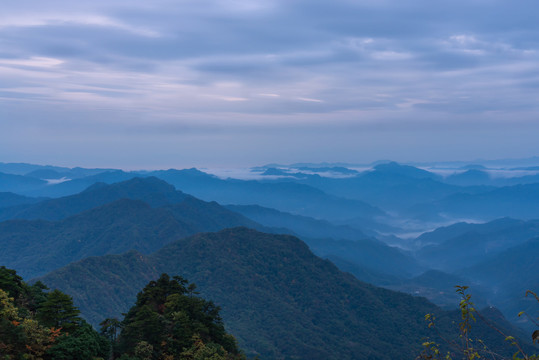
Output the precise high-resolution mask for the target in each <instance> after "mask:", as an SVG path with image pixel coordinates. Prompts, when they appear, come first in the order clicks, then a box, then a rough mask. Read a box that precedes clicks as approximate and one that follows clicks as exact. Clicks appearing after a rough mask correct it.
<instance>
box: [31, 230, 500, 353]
mask: <svg viewBox="0 0 539 360" xmlns="http://www.w3.org/2000/svg"><path fill="white" fill-rule="evenodd" d="M162 272H166V273H168V274H169V275H171V276H173V275H181V276H182V277H185V278H187V279H189V280H190V281H193V282H195V283H196V284H197V285H198V288H197V289H198V290H199V291H200V293H201V294H202V296H203V297H205V298H207V299H212V300H213V301H215V302H216V303H218V304H220V305H221V307H222V312H221V314H222V316H223V320H224V322H225V324H226V328H227V331H228V332H230V333H232V334H233V335H234V336H235V337H236V338H237V339H238V340H239V343H240V346H241V347H242V348H243V349H245V351H246V353H247V354H248V355H250V356H252V355H256V354H258V355H260V356H261V357H262V358H264V359H283V358H290V359H292V358H297V359H410V358H413V357H415V356H416V355H417V353H418V352H419V351H420V347H421V346H420V342H421V340H419V341H417V344H416V342H415V339H422V338H424V337H425V336H428V335H433V334H435V333H433V332H429V330H428V329H427V328H426V326H425V322H424V315H425V313H432V312H435V313H438V314H440V317H439V319H438V321H437V326H438V329H439V330H440V331H442V332H445V331H446V330H447V329H448V327H451V326H452V325H451V323H452V320H453V315H451V316H449V315H447V314H446V313H444V312H442V311H441V310H440V309H439V308H437V307H436V306H434V305H432V304H431V303H429V302H428V301H426V300H425V299H424V298H417V297H412V296H410V295H406V294H402V293H398V292H393V291H390V290H385V289H381V288H377V287H374V286H371V285H368V284H365V283H362V282H360V281H358V280H357V279H355V278H354V277H352V276H351V275H349V274H346V273H342V272H340V271H339V270H338V269H337V268H336V267H335V266H334V265H333V264H332V263H330V262H329V261H324V260H322V259H320V258H318V257H316V256H314V255H313V254H312V253H311V252H310V251H309V249H308V248H307V246H306V245H305V244H304V243H302V242H301V241H300V240H298V239H296V238H294V237H291V236H285V235H270V234H264V233H260V232H257V231H254V230H249V229H246V228H235V229H227V230H223V231H220V232H218V233H206V234H197V235H194V236H192V237H189V238H185V239H181V240H178V241H176V242H174V243H171V244H169V245H167V246H165V247H164V248H163V249H161V250H160V251H158V252H156V253H154V254H152V255H150V256H143V255H141V254H139V253H136V252H128V253H126V254H123V255H109V256H103V257H93V258H89V259H85V260H82V261H80V262H77V263H74V264H71V265H69V266H67V267H65V268H62V269H59V270H57V271H55V272H53V273H50V274H48V275H47V276H45V277H43V278H41V279H40V280H42V281H43V282H45V283H46V284H48V285H49V286H51V287H53V288H55V287H57V288H60V289H63V290H64V291H67V292H68V293H70V294H73V296H74V301H75V303H76V304H77V305H78V306H80V307H81V310H82V314H83V315H84V316H86V317H87V318H88V319H89V320H90V321H91V322H93V323H96V322H98V321H100V320H102V318H103V317H105V316H118V315H119V313H120V312H122V311H125V310H126V309H127V308H128V305H127V303H132V302H133V301H134V299H135V295H136V292H137V291H138V289H139V288H140V287H141V284H142V285H143V284H144V283H146V282H147V280H148V279H151V278H156V277H157V276H158V274H159V273H162ZM118 294H121V295H118ZM474 326H475V325H474ZM477 326H479V325H477ZM491 332H492V331H491ZM498 337H499V335H498ZM499 341H500V342H502V343H503V338H502V339H501V340H499Z"/></svg>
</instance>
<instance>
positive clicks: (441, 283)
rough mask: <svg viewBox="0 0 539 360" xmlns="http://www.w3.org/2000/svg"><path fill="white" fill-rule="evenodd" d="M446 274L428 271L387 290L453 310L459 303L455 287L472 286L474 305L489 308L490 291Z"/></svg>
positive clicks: (396, 282) (388, 285) (462, 277)
mask: <svg viewBox="0 0 539 360" xmlns="http://www.w3.org/2000/svg"><path fill="white" fill-rule="evenodd" d="M466 275H467V274H463V276H458V275H454V274H449V273H444V272H442V271H438V270H428V271H426V272H424V273H423V274H421V275H418V276H416V277H414V278H411V279H405V280H402V279H401V280H400V281H395V280H393V282H391V283H388V284H386V286H384V287H386V288H388V289H391V290H395V291H402V292H405V293H408V294H412V295H415V296H423V297H425V298H427V299H429V301H432V302H433V303H435V304H436V305H439V306H442V307H443V308H445V309H453V308H454V307H455V304H457V303H458V302H459V300H460V299H459V295H458V294H457V293H456V292H455V286H457V285H459V286H470V285H472V284H473V285H472V288H471V290H470V292H471V294H472V295H473V299H474V304H475V305H476V306H477V307H485V306H487V304H488V302H487V300H486V299H487V296H489V295H490V294H488V289H486V288H483V287H481V286H479V285H477V284H476V283H472V281H471V280H470V279H468V278H466V277H464V276H466Z"/></svg>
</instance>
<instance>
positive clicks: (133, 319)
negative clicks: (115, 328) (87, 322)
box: [105, 274, 241, 359]
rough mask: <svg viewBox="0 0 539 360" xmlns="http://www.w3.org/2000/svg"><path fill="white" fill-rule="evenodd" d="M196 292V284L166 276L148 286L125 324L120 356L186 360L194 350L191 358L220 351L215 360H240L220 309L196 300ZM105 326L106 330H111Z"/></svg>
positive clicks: (139, 296)
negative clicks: (203, 348)
mask: <svg viewBox="0 0 539 360" xmlns="http://www.w3.org/2000/svg"><path fill="white" fill-rule="evenodd" d="M194 290H195V286H194V284H190V285H187V281H186V280H185V279H183V278H182V277H180V276H174V277H173V278H170V277H169V276H168V275H167V274H162V275H161V276H160V277H159V279H157V280H156V281H151V282H150V283H149V284H148V285H146V287H144V289H143V290H142V291H141V292H140V293H139V294H138V296H137V301H136V304H135V305H134V306H133V307H132V308H131V309H130V310H129V312H128V313H127V315H126V317H125V319H124V321H123V322H122V331H121V333H120V336H119V345H118V349H119V352H120V353H126V354H128V355H130V356H133V355H134V356H135V357H137V358H140V359H160V358H167V357H173V358H183V356H184V355H182V354H183V353H184V350H185V349H191V352H189V351H188V352H187V353H189V354H192V356H195V355H194V354H198V353H206V352H207V351H209V350H210V349H217V350H218V351H216V352H215V355H216V356H217V355H219V356H221V355H222V356H225V358H228V356H229V355H230V356H231V358H241V356H240V353H239V350H238V348H237V345H236V342H235V340H234V338H233V337H232V336H230V335H228V334H227V333H226V331H225V329H224V326H223V322H222V320H221V317H220V316H219V308H218V307H217V306H215V305H214V304H213V302H211V301H207V300H204V299H202V298H200V297H198V296H195V294H196V293H195V291H194ZM105 325H106V326H105V330H107V329H109V328H110V326H111V325H108V324H105ZM107 331H108V330H107ZM198 341H200V342H205V343H206V345H204V347H207V348H208V349H207V350H204V351H202V350H201V348H202V345H201V346H199V347H197V346H196V344H197V342H198ZM187 353H186V354H187ZM212 354H213V353H212ZM186 356H187V355H186ZM189 356H191V355H189ZM212 356H213V355H212ZM191 358H192V357H191Z"/></svg>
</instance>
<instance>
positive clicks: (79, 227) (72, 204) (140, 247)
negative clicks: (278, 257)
mask: <svg viewBox="0 0 539 360" xmlns="http://www.w3.org/2000/svg"><path fill="white" fill-rule="evenodd" d="M121 197H135V198H137V197H138V198H142V199H145V200H147V201H150V202H151V203H152V204H154V205H156V206H157V207H151V206H150V205H148V204H147V203H145V202H143V201H142V200H130V199H125V198H124V199H122V198H121ZM117 198H120V200H116V201H114V199H117ZM107 201H112V202H109V203H105V205H102V206H99V207H97V208H93V209H90V210H86V211H84V212H82V213H80V214H77V215H73V216H71V217H68V218H65V219H63V220H59V221H43V220H10V221H4V222H1V223H0V243H1V244H2V251H1V252H0V263H1V264H4V265H6V266H9V267H12V268H15V269H17V270H18V271H19V273H21V274H23V275H24V276H25V277H35V276H40V275H43V274H45V273H47V272H48V271H51V270H53V269H57V268H59V267H61V266H64V265H67V264H69V263H70V262H72V261H76V260H80V259H83V258H85V257H88V256H97V255H105V254H119V253H123V252H126V251H128V250H132V249H134V250H137V251H140V252H142V253H151V252H153V251H156V250H158V249H160V248H161V247H162V246H164V245H165V244H168V243H170V242H171V241H174V240H177V239H179V238H181V237H185V236H188V235H192V234H195V233H197V232H201V231H217V230H221V229H223V228H226V227H232V226H251V227H260V226H259V225H258V224H256V223H254V222H253V221H250V220H248V219H246V218H244V217H243V216H241V215H239V214H237V213H234V212H232V211H229V210H227V209H225V208H223V207H221V206H220V205H218V204H217V203H207V202H204V201H201V200H198V199H196V198H194V197H192V196H189V195H186V194H183V193H181V192H177V191H176V190H175V189H174V188H173V187H172V186H170V185H168V184H166V183H164V182H163V181H161V180H158V179H155V178H148V179H133V180H130V181H128V182H125V183H118V184H114V185H96V186H95V187H94V188H91V189H88V190H87V191H85V192H83V193H81V194H79V195H75V196H70V197H67V198H60V199H54V200H50V201H46V202H45V204H46V206H45V205H43V204H41V205H40V206H39V209H40V211H41V212H42V213H43V214H46V213H49V214H53V213H55V212H56V213H57V214H58V213H71V212H74V211H76V210H80V209H84V208H88V207H90V206H91V205H95V204H99V203H103V202H107ZM66 207H67V210H65V209H66Z"/></svg>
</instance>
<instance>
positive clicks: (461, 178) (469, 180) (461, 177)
mask: <svg viewBox="0 0 539 360" xmlns="http://www.w3.org/2000/svg"><path fill="white" fill-rule="evenodd" d="M491 180H492V179H491V177H490V175H489V174H488V172H486V171H483V170H479V169H469V170H467V171H464V172H461V173H457V174H452V175H449V176H448V177H446V178H445V179H444V182H446V183H448V184H452V185H459V186H474V185H490V184H491V183H492V182H491Z"/></svg>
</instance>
